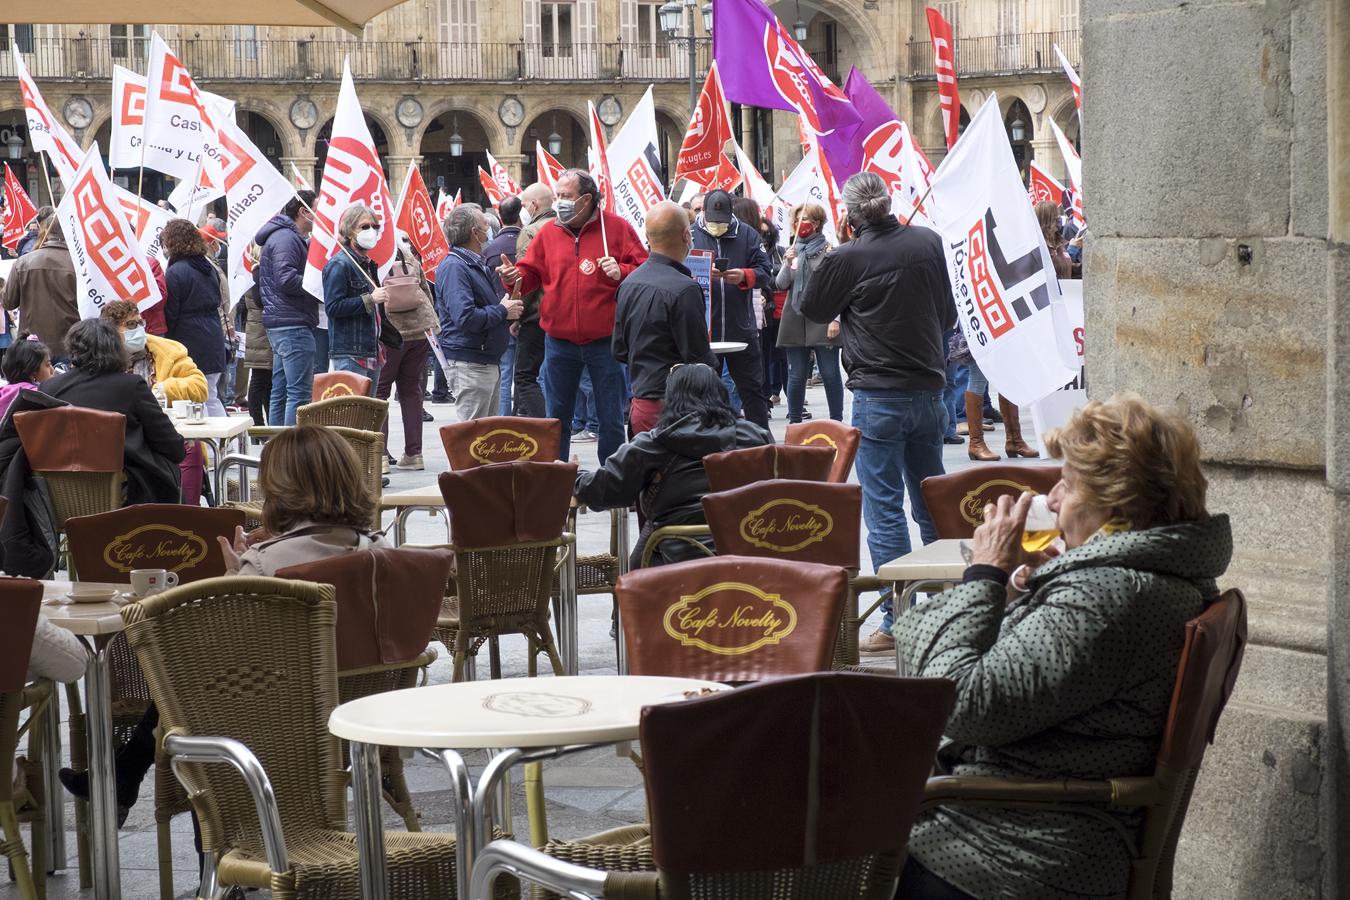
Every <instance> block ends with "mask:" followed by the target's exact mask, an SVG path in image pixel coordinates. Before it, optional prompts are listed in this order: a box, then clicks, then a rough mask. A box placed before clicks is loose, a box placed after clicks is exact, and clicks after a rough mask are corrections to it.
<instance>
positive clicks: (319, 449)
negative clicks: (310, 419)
mask: <svg viewBox="0 0 1350 900" xmlns="http://www.w3.org/2000/svg"><path fill="white" fill-rule="evenodd" d="M259 468H260V471H259V473H258V488H259V489H260V490H261V491H262V494H263V510H262V520H263V527H264V528H265V529H267V532H268V533H269V534H272V535H281V534H285V533H286V532H288V531H290V530H291V529H293V528H295V527H296V526H297V525H299V524H301V523H303V522H313V523H314V524H316V525H348V526H350V527H352V528H358V529H360V530H362V531H365V530H366V529H368V528H370V523H371V521H372V520H373V519H374V516H375V499H374V498H373V497H372V496H371V493H370V486H369V485H368V484H367V483H366V478H365V476H364V475H363V474H362V472H361V462H360V460H359V459H358V458H357V455H356V451H355V450H353V449H352V447H351V445H350V444H348V443H347V442H346V441H345V440H343V439H342V438H341V437H339V436H338V435H336V434H333V433H332V432H331V431H329V430H327V429H326V428H321V427H319V426H317V425H296V426H295V427H293V428H287V429H286V430H285V431H283V432H281V433H280V434H278V435H277V436H276V437H274V438H272V439H271V440H270V441H268V442H267V444H266V445H264V447H263V452H262V460H261V462H260V463H259Z"/></svg>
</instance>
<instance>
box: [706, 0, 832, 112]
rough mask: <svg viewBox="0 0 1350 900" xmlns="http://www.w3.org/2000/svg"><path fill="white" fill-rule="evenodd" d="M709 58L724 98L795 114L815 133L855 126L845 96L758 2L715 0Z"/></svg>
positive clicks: (756, 0)
mask: <svg viewBox="0 0 1350 900" xmlns="http://www.w3.org/2000/svg"><path fill="white" fill-rule="evenodd" d="M713 16H714V27H713V33H712V34H713V59H714V60H715V61H716V62H717V68H718V70H719V71H720V74H721V79H722V87H723V89H724V90H725V94H726V98H727V99H728V100H731V101H733V102H736V103H748V104H749V105H751V106H762V107H766V108H768V109H788V110H794V111H796V112H797V113H798V114H800V115H801V117H802V119H803V120H804V121H805V122H806V125H807V127H808V128H809V129H810V131H811V132H812V133H814V134H829V133H830V132H832V131H834V130H836V129H847V128H848V127H850V126H854V125H857V124H858V113H857V111H856V110H855V109H854V108H853V104H852V103H850V102H849V99H848V97H847V96H845V95H844V92H843V91H841V90H840V89H839V88H838V87H836V86H835V84H834V82H832V81H830V79H829V78H828V77H827V76H826V75H825V73H824V72H822V71H821V70H820V67H819V66H817V65H816V63H815V60H813V59H812V58H811V57H810V55H809V54H807V52H806V51H805V50H803V49H802V48H801V45H800V44H798V43H797V42H796V41H795V40H793V39H792V35H791V34H789V33H788V30H787V29H786V28H785V27H784V26H783V23H782V22H780V21H778V17H777V16H775V15H774V14H773V12H772V11H771V10H770V9H769V8H768V7H767V6H765V5H764V4H763V3H762V2H760V0H717V3H716V4H715V6H714V7H713Z"/></svg>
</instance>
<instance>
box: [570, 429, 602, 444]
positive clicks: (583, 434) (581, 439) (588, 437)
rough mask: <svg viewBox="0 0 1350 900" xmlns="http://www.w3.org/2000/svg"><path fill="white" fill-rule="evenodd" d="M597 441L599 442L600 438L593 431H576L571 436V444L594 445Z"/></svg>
mask: <svg viewBox="0 0 1350 900" xmlns="http://www.w3.org/2000/svg"><path fill="white" fill-rule="evenodd" d="M598 440H600V436H599V435H598V434H596V433H595V432H594V431H578V432H577V433H576V434H574V435H572V443H574V444H594V443H595V442H596V441H598Z"/></svg>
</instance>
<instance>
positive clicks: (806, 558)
mask: <svg viewBox="0 0 1350 900" xmlns="http://www.w3.org/2000/svg"><path fill="white" fill-rule="evenodd" d="M703 515H704V517H705V518H706V519H707V520H708V528H709V530H711V531H712V536H713V544H714V546H716V547H717V552H718V553H719V554H721V555H724V556H725V555H734V556H762V557H765V558H768V559H790V560H794V561H796V562H811V563H824V564H825V565H830V566H843V567H844V568H846V569H856V568H858V565H859V559H858V555H859V554H858V547H859V536H860V535H859V532H860V530H861V527H862V488H861V487H859V486H858V485H856V484H832V483H830V482H824V481H789V480H786V479H781V478H775V479H772V480H770V481H757V482H755V483H753V484H747V485H746V486H745V487H739V488H736V489H735V490H730V491H723V492H721V493H718V494H707V495H705V496H704V498H703Z"/></svg>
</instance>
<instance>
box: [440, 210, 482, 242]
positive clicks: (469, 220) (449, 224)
mask: <svg viewBox="0 0 1350 900" xmlns="http://www.w3.org/2000/svg"><path fill="white" fill-rule="evenodd" d="M486 222H487V217H486V216H484V215H483V207H481V206H479V205H478V204H477V203H461V204H460V205H459V206H456V207H455V208H454V209H452V210H450V215H448V216H446V217H445V239H446V240H447V241H448V242H449V243H450V246H451V247H463V246H464V245H465V244H467V243H469V241H471V240H473V232H474V229H475V228H478V227H480V226H482V225H484V224H486Z"/></svg>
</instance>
